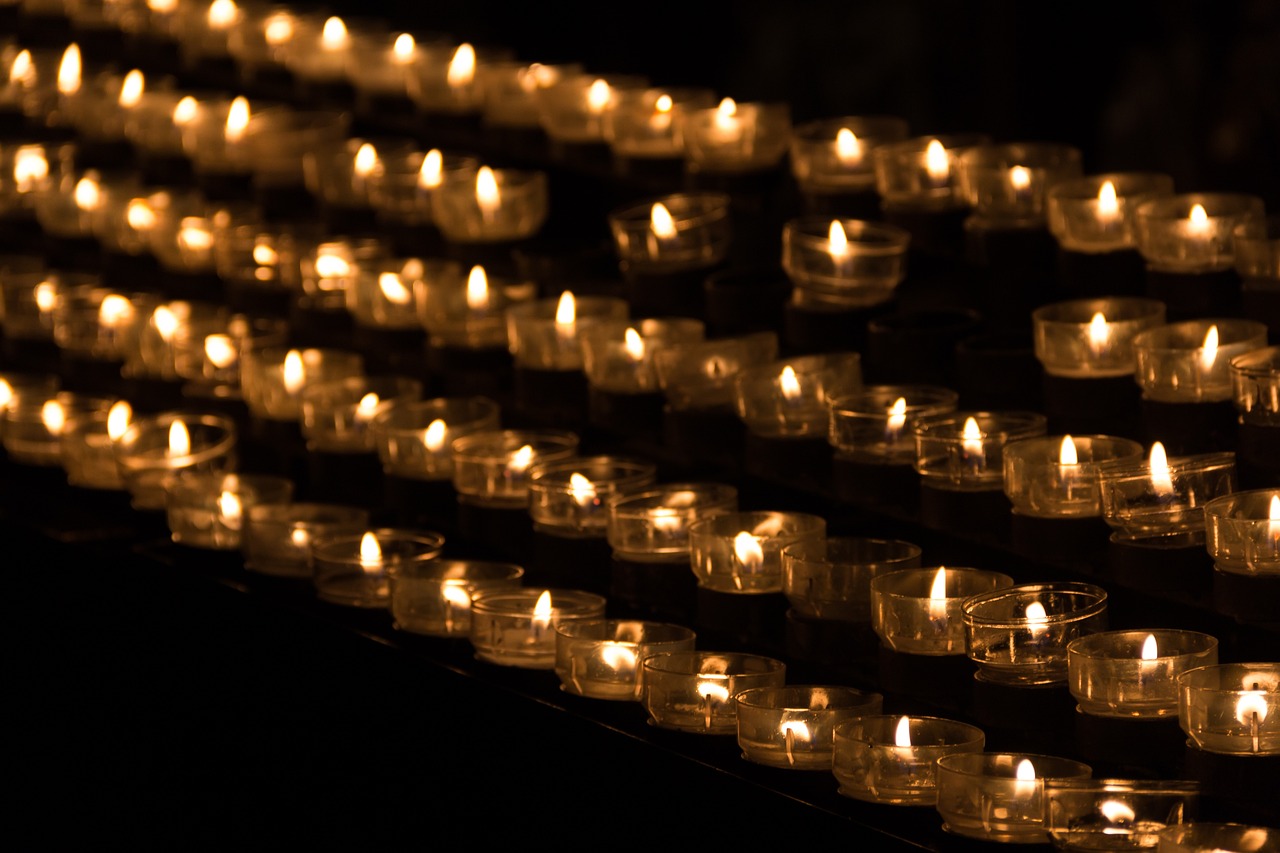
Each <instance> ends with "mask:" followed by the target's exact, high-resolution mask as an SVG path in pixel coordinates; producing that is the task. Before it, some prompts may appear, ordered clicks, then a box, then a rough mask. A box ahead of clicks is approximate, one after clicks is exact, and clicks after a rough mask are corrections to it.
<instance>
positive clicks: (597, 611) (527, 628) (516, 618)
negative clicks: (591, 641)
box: [471, 589, 605, 669]
mask: <svg viewBox="0 0 1280 853" xmlns="http://www.w3.org/2000/svg"><path fill="white" fill-rule="evenodd" d="M604 607H605V600H604V598H603V597H601V596H599V595H593V594H592V593H589V592H583V591H581V590H575V589H544V590H538V589H517V590H509V591H508V590H500V589H499V590H488V591H480V592H477V593H476V594H475V596H474V597H473V598H472V599H471V645H472V647H473V648H474V649H475V652H476V657H477V658H478V659H480V660H482V661H487V662H489V663H496V664H501V665H503V666H516V667H521V668H523V669H552V668H553V667H554V666H555V663H556V629H557V628H558V627H559V626H560V625H563V624H565V623H568V622H577V621H582V620H585V619H599V618H600V617H602V616H604Z"/></svg>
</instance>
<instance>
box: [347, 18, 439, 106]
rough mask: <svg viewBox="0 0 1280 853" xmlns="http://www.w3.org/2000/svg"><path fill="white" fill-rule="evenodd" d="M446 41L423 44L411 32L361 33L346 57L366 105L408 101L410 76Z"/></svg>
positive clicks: (357, 89)
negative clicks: (416, 67)
mask: <svg viewBox="0 0 1280 853" xmlns="http://www.w3.org/2000/svg"><path fill="white" fill-rule="evenodd" d="M443 46H444V42H443V41H440V42H434V41H432V42H427V43H425V44H419V42H418V39H416V38H415V37H414V36H413V35H412V34H410V33H387V32H376V33H359V34H357V35H356V36H355V37H354V38H353V39H352V44H351V50H350V51H349V52H348V54H347V56H346V60H347V62H346V74H347V77H348V78H350V80H351V83H352V85H353V86H355V88H356V91H357V92H358V93H359V94H360V95H361V96H363V97H364V99H365V100H364V102H362V104H361V105H362V106H369V107H372V106H373V105H374V104H381V103H382V102H387V101H400V100H405V101H406V103H407V98H408V85H409V76H410V74H411V73H412V70H413V67H414V66H415V65H416V64H417V63H418V62H419V61H421V60H422V59H424V58H425V56H426V55H427V54H428V53H430V52H434V51H437V50H439V49H440V48H442V47H443Z"/></svg>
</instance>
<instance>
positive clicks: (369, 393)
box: [300, 376, 422, 453]
mask: <svg viewBox="0 0 1280 853" xmlns="http://www.w3.org/2000/svg"><path fill="white" fill-rule="evenodd" d="M421 396H422V383H421V382H419V381H417V380H416V379H408V378H406V377H403V376H380V377H364V376H353V377H349V378H347V379H336V380H334V381H332V382H317V383H315V384H313V385H309V386H308V387H307V388H306V390H304V391H303V392H302V394H301V395H300V400H301V403H302V435H303V437H304V438H305V439H306V441H307V449H309V450H316V451H323V452H327V453H351V452H369V451H372V450H373V449H374V448H375V446H376V441H375V435H374V428H373V422H374V420H375V419H376V418H377V417H378V416H379V415H381V414H383V413H384V412H387V411H389V410H390V409H392V408H393V407H395V406H398V405H401V404H408V403H414V402H417V401H418V399H419V398H420V397H421Z"/></svg>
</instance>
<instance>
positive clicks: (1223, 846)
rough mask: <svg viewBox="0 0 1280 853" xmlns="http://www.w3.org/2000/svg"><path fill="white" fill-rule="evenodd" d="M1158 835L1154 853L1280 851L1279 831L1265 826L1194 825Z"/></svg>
mask: <svg viewBox="0 0 1280 853" xmlns="http://www.w3.org/2000/svg"><path fill="white" fill-rule="evenodd" d="M1158 835H1159V839H1160V841H1159V846H1158V847H1157V848H1156V851H1157V853H1218V851H1221V850H1250V851H1254V853H1274V851H1275V850H1280V832H1277V831H1276V830H1274V829H1272V828H1270V827H1265V826H1246V825H1244V824H1240V823H1203V822H1194V823H1184V824H1179V825H1177V826H1169V827H1166V828H1164V829H1162V830H1160V832H1159V833H1158Z"/></svg>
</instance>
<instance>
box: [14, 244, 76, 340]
mask: <svg viewBox="0 0 1280 853" xmlns="http://www.w3.org/2000/svg"><path fill="white" fill-rule="evenodd" d="M65 289H66V288H65V286H64V287H62V288H61V290H62V291H63V292H65ZM59 290H60V287H59V276H58V274H56V273H54V272H52V271H47V270H46V269H45V264H44V259H43V258H36V257H33V258H32V259H31V260H30V261H28V262H26V263H22V262H17V261H14V262H10V263H8V264H6V265H5V275H4V276H3V277H0V305H3V307H4V319H3V320H2V321H0V326H3V328H4V336H5V340H6V341H7V342H8V345H9V346H10V347H11V348H15V349H17V348H20V347H24V346H26V345H30V346H31V347H32V348H35V347H40V346H41V345H43V344H46V343H48V342H52V340H53V318H54V311H55V310H56V308H57V304H58V293H59ZM17 355H18V354H17V353H16V352H15V353H14V357H15V360H17Z"/></svg>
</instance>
